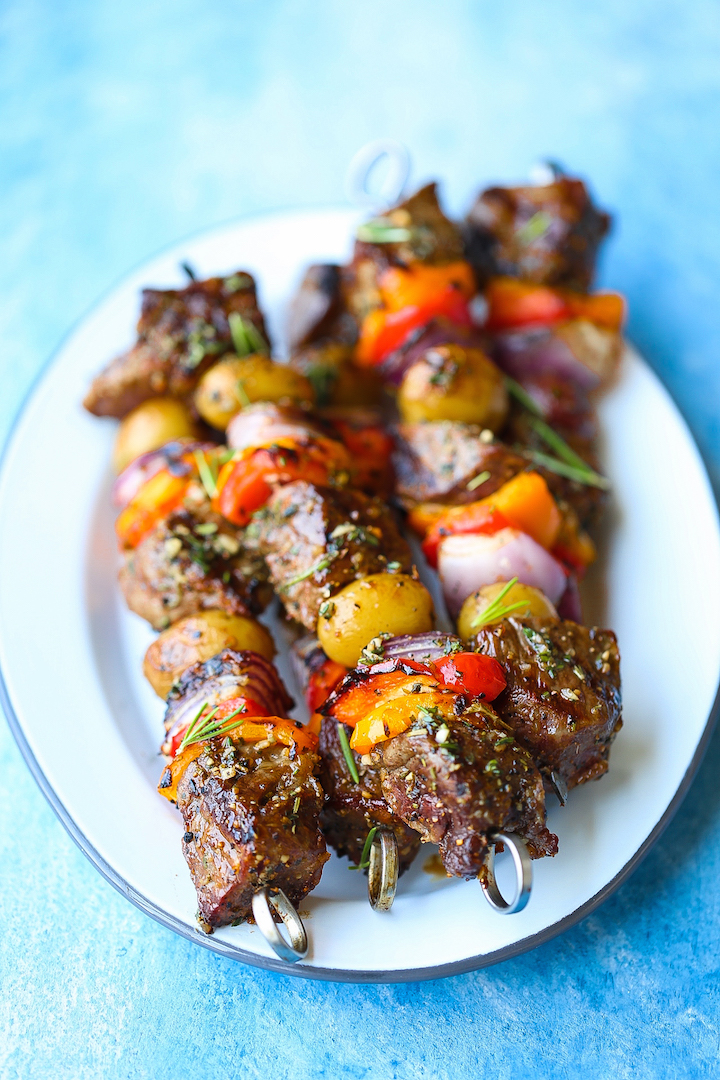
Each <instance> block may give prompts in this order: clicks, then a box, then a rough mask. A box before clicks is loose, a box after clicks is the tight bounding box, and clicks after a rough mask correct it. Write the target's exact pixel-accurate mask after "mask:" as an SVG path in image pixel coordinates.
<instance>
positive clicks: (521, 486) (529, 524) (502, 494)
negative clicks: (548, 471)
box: [484, 472, 562, 548]
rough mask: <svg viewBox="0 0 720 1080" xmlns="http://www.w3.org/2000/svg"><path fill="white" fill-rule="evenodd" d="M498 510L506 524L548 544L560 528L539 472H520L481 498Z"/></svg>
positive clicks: (553, 501) (554, 538) (558, 515)
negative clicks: (485, 498) (490, 493)
mask: <svg viewBox="0 0 720 1080" xmlns="http://www.w3.org/2000/svg"><path fill="white" fill-rule="evenodd" d="M484 501H486V502H487V503H488V505H490V506H492V507H494V508H495V509H496V510H498V511H499V512H500V513H501V514H502V516H503V517H504V518H505V520H506V521H507V522H508V524H509V525H511V526H512V528H514V529H520V531H521V532H524V533H527V534H528V536H532V538H533V540H536V541H537V543H538V544H541V545H542V547H544V548H551V547H552V546H553V544H554V543H555V540H556V539H557V535H558V533H559V532H560V524H561V522H562V516H561V514H560V511H559V510H558V507H557V503H556V502H555V500H554V499H553V497H552V495H551V494H550V489H549V488H548V486H547V484H546V482H545V480H544V478H543V477H542V476H541V475H540V473H536V472H522V473H518V474H517V476H513V478H512V480H508V482H507V483H506V484H503V486H502V487H501V488H498V490H497V491H494V492H493V494H492V495H488V496H487V500H484Z"/></svg>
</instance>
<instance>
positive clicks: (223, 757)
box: [177, 735, 329, 927]
mask: <svg viewBox="0 0 720 1080" xmlns="http://www.w3.org/2000/svg"><path fill="white" fill-rule="evenodd" d="M318 763H319V759H318V757H317V755H316V754H314V753H312V752H310V751H307V750H304V751H301V752H298V751H297V748H295V747H292V748H289V747H287V746H283V745H282V744H281V743H278V742H272V741H271V742H270V743H268V741H267V740H265V741H264V742H260V743H251V742H245V741H244V740H243V739H242V738H237V737H234V736H233V735H230V736H219V737H217V738H215V739H210V740H209V741H208V742H206V743H203V744H202V751H201V753H200V754H199V756H198V757H197V758H195V760H194V761H191V762H190V764H189V765H188V766H187V768H186V769H185V771H184V773H183V775H182V777H181V778H180V780H179V782H178V788H177V796H178V798H177V805H178V808H179V809H180V811H181V812H182V816H183V821H184V823H185V835H184V837H183V854H184V855H185V859H186V861H187V864H188V866H189V868H190V873H191V875H192V879H193V883H194V885H195V889H196V891H197V897H198V907H199V909H200V915H201V916H202V918H203V919H204V920H205V922H207V923H208V924H209V925H210V926H211V927H214V926H227V924H228V923H233V922H237V921H242V920H250V919H252V909H251V902H252V897H253V894H254V893H255V891H256V890H257V889H258V888H260V887H261V886H263V885H275V886H279V887H280V888H281V889H283V890H284V892H285V893H287V896H288V897H289V899H290V900H291V901H292V903H293V904H295V905H297V904H299V903H300V901H301V900H302V899H303V897H305V896H307V894H308V893H309V892H310V891H311V889H314V888H315V886H316V885H317V884H318V882H319V881H320V875H321V873H322V868H323V864H324V863H325V861H326V860H327V859H328V858H329V855H328V854H327V850H326V847H325V840H324V838H323V835H322V833H321V831H320V828H319V824H318V820H319V815H320V810H321V807H322V800H323V793H322V788H321V787H320V784H319V783H318V780H317V779H316V776H315V772H316V770H317V767H318Z"/></svg>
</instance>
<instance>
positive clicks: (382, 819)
mask: <svg viewBox="0 0 720 1080" xmlns="http://www.w3.org/2000/svg"><path fill="white" fill-rule="evenodd" d="M351 753H353V752H352V751H351ZM320 756H321V759H322V764H321V766H320V782H321V784H322V787H323V791H324V792H325V804H324V806H323V811H322V814H321V815H320V826H321V828H322V830H323V832H324V834H325V837H326V839H327V841H328V843H329V844H330V845H331V846H332V847H333V848H334V849H335V851H337V853H338V855H347V856H348V858H349V859H350V860H351V862H354V863H356V864H357V863H359V862H360V858H361V855H362V851H363V847H364V844H365V841H366V839H367V836H368V833H369V831H370V829H372V828H373V826H376V825H380V826H384V827H385V828H387V829H391V830H392V832H394V833H395V838H396V839H397V843H398V852H399V859H400V873H403V872H404V871H405V870H407V868H408V867H409V866H410V864H411V863H412V861H413V859H414V858H415V856H416V854H417V850H418V848H419V847H420V837H419V836H418V834H417V832H416V831H415V830H414V829H411V828H410V827H409V826H407V825H406V824H405V823H404V822H403V821H401V820H400V818H399V817H397V816H396V815H395V814H393V812H392V811H391V809H390V807H389V806H388V804H387V802H386V801H385V796H384V795H383V792H382V783H381V780H380V771H379V769H378V767H377V765H375V764H373V763H372V762H371V760H370V755H367V754H365V755H360V754H355V753H353V757H354V760H355V766H356V768H357V771H358V775H359V777H360V783H359V784H356V783H355V781H354V780H353V778H352V776H351V775H350V770H349V769H348V766H347V762H346V760H345V756H344V754H343V750H342V746H341V744H340V738H339V736H338V721H337V720H335V718H334V717H332V716H325V717H323V721H322V728H321V729H320Z"/></svg>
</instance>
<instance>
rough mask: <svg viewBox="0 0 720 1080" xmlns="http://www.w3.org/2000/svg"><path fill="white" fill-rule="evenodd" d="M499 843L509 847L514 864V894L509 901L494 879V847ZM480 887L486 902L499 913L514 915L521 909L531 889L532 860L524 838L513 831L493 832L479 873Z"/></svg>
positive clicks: (528, 897)
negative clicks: (490, 844)
mask: <svg viewBox="0 0 720 1080" xmlns="http://www.w3.org/2000/svg"><path fill="white" fill-rule="evenodd" d="M499 843H502V844H504V845H505V846H506V847H507V848H509V850H510V854H511V856H512V860H513V864H514V866H515V896H514V898H513V899H512V900H510V901H507V900H506V899H505V897H504V896H503V895H502V893H501V892H500V889H499V888H498V883H497V881H496V879H495V847H496V845H497V844H499ZM480 887H481V888H482V891H483V893H484V894H485V899H486V900H487V902H488V904H490V906H491V907H492V908H494V909H495V911H497V912H499V913H500V914H501V915H514V914H516V913H517V912H518V911H522V910H523V908H524V907H525V905H526V904H527V902H528V900H529V899H530V892H531V890H532V862H531V861H530V854H529V852H528V849H527V845H526V844H525V841H524V840H521V839H520V837H519V836H515V834H514V833H502V832H497V833H494V834H493V837H492V846H491V847H490V849H489V851H488V853H487V855H486V857H485V864H484V866H483V869H482V872H481V875H480Z"/></svg>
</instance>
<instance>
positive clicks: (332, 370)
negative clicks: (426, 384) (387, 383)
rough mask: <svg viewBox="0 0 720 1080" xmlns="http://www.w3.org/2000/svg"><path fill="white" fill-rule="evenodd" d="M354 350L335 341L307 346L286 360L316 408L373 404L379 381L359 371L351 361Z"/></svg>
mask: <svg viewBox="0 0 720 1080" xmlns="http://www.w3.org/2000/svg"><path fill="white" fill-rule="evenodd" d="M353 353H354V348H353V346H352V345H343V344H341V343H339V342H327V343H323V344H320V345H309V346H307V347H306V348H304V349H301V350H300V351H299V352H296V353H295V354H294V355H293V356H291V358H290V367H291V368H293V370H294V371H297V372H299V373H300V374H301V375H304V376H306V377H307V378H308V379H309V380H310V382H311V383H312V387H313V390H314V391H315V401H316V404H317V405H319V406H324V405H334V406H348V405H353V406H360V405H366V406H367V405H377V404H378V402H379V401H380V399H381V397H382V391H383V385H382V380H381V379H380V378H379V377H378V375H377V374H376V373H375V372H374V371H368V370H367V369H365V370H361V369H360V368H358V367H356V366H355V365H354V364H353V362H352V357H353Z"/></svg>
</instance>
